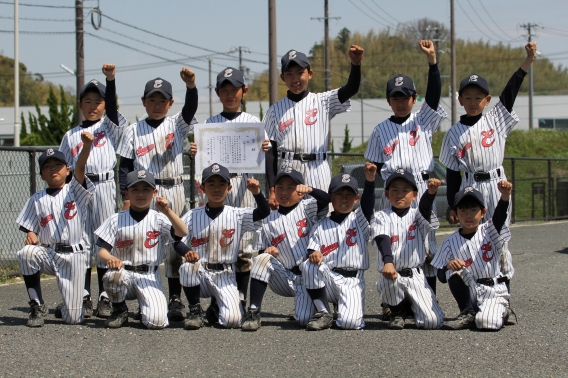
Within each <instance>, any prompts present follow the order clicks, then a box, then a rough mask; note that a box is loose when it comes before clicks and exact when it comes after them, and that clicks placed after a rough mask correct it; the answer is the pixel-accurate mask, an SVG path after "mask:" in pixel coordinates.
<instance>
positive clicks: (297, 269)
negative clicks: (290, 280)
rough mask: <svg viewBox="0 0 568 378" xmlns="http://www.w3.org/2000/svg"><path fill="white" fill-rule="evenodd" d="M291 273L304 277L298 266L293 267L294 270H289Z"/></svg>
mask: <svg viewBox="0 0 568 378" xmlns="http://www.w3.org/2000/svg"><path fill="white" fill-rule="evenodd" d="M288 270H289V271H290V272H292V273H294V274H295V275H297V276H301V275H302V271H301V270H300V267H299V266H298V265H296V266H295V267H293V268H292V269H288Z"/></svg>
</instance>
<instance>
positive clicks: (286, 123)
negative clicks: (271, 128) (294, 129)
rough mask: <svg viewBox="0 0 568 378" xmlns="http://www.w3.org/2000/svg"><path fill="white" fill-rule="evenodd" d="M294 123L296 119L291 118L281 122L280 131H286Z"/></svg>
mask: <svg viewBox="0 0 568 378" xmlns="http://www.w3.org/2000/svg"><path fill="white" fill-rule="evenodd" d="M293 123H294V118H290V119H289V120H287V121H284V122H280V124H279V125H278V130H280V131H284V130H286V129H287V128H288V126H290V125H291V124H293Z"/></svg>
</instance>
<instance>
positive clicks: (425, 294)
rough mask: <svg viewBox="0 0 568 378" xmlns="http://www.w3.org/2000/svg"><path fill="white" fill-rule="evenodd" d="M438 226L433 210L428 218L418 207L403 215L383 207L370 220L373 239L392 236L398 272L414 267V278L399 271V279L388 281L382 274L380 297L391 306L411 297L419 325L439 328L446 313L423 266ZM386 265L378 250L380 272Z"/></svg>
mask: <svg viewBox="0 0 568 378" xmlns="http://www.w3.org/2000/svg"><path fill="white" fill-rule="evenodd" d="M439 226H440V223H439V222H438V218H437V217H436V215H435V214H434V213H432V216H431V218H430V221H428V220H427V219H425V218H424V217H423V216H422V214H421V213H420V211H419V210H418V209H416V208H410V209H408V213H406V215H404V216H402V217H400V216H398V215H397V214H396V213H395V212H394V211H393V210H392V209H384V210H381V211H379V212H376V213H375V214H374V215H373V219H372V221H371V229H372V232H371V237H372V238H373V239H374V238H375V237H377V236H379V235H387V236H388V237H390V241H391V251H392V256H393V264H394V268H395V269H396V270H397V271H400V270H401V269H404V268H408V269H412V277H402V276H401V275H400V274H398V275H397V277H396V279H394V280H389V279H387V278H385V277H384V276H382V275H381V279H380V280H379V282H377V291H378V292H379V293H380V295H381V300H382V301H383V302H384V303H387V304H388V305H390V306H396V305H398V304H400V303H401V302H402V301H403V300H404V298H408V299H409V300H410V304H411V308H412V312H413V313H414V318H415V321H416V326H417V327H418V328H425V329H437V328H440V327H441V326H442V322H443V321H444V312H443V311H442V309H441V308H440V305H439V304H438V301H437V300H436V295H435V294H434V292H433V291H432V288H430V286H429V285H428V282H426V279H425V276H424V272H423V269H421V268H422V266H423V265H424V261H425V259H426V253H427V251H426V245H425V240H426V237H427V236H428V234H429V233H430V232H431V231H432V230H434V229H437V228H438V227H439ZM383 268H384V261H383V257H382V255H381V254H380V253H379V254H378V264H377V269H378V271H379V273H382V271H383Z"/></svg>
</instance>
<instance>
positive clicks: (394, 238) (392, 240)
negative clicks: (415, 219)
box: [391, 235, 398, 244]
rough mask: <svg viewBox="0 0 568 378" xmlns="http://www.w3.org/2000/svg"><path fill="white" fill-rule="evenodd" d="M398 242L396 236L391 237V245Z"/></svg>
mask: <svg viewBox="0 0 568 378" xmlns="http://www.w3.org/2000/svg"><path fill="white" fill-rule="evenodd" d="M397 241H398V235H395V236H391V244H392V243H396V242H397Z"/></svg>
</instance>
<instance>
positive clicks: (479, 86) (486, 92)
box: [458, 81, 489, 95]
mask: <svg viewBox="0 0 568 378" xmlns="http://www.w3.org/2000/svg"><path fill="white" fill-rule="evenodd" d="M467 87H477V88H479V89H481V90H482V91H483V93H485V94H489V89H487V88H485V87H483V86H482V85H480V84H479V83H477V82H475V81H470V82H468V83H467V84H466V85H464V86H463V88H460V90H459V91H458V94H460V95H461V93H462V92H463V90H464V89H466V88H467Z"/></svg>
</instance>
